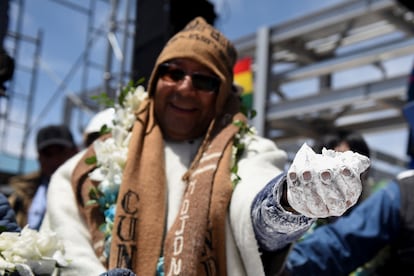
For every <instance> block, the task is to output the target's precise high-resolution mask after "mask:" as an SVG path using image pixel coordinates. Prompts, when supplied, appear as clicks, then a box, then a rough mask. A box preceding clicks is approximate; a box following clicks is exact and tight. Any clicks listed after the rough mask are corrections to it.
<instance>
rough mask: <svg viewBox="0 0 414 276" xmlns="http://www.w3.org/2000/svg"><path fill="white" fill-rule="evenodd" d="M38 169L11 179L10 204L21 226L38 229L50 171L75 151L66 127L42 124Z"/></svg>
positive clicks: (38, 134) (38, 149)
mask: <svg viewBox="0 0 414 276" xmlns="http://www.w3.org/2000/svg"><path fill="white" fill-rule="evenodd" d="M36 146H37V154H38V162H39V167H40V169H39V171H37V172H33V173H30V174H26V175H19V176H15V177H13V178H11V179H10V185H11V187H12V188H13V193H12V194H11V195H10V197H9V201H10V205H11V206H12V208H13V209H14V211H15V213H16V220H17V222H18V224H19V225H20V227H22V228H23V227H24V226H26V225H27V224H29V227H30V228H32V229H36V230H38V229H39V228H40V225H41V223H42V220H43V216H44V214H45V211H46V193H47V189H48V186H49V180H50V177H51V175H52V174H53V173H54V172H55V171H56V169H57V168H58V167H59V166H60V165H62V164H63V163H64V162H65V161H66V160H67V159H69V158H70V157H72V156H73V155H75V154H76V153H77V152H78V148H77V145H76V144H75V141H74V139H73V136H72V133H71V132H70V130H69V128H68V127H67V126H64V125H49V126H45V127H43V128H41V129H40V130H39V131H38V133H37V137H36Z"/></svg>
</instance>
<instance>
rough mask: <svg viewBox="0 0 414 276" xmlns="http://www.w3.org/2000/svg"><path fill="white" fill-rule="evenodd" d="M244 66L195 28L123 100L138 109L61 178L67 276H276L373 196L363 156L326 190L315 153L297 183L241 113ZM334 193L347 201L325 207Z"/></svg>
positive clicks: (300, 168) (55, 218)
mask: <svg viewBox="0 0 414 276" xmlns="http://www.w3.org/2000/svg"><path fill="white" fill-rule="evenodd" d="M236 59H237V52H236V50H235V48H234V46H233V45H232V43H231V42H230V41H229V40H228V39H227V38H226V37H225V36H224V35H223V34H221V33H220V32H219V31H218V30H217V29H215V28H214V27H213V26H211V25H209V24H207V23H206V22H205V20H204V19H202V18H201V17H197V18H195V19H194V20H192V21H191V22H190V23H189V24H188V25H187V26H186V27H185V28H184V29H183V30H182V31H180V32H178V33H177V34H176V35H175V36H174V37H172V38H171V39H170V40H169V42H167V44H166V45H165V47H164V49H163V50H162V51H161V53H160V55H159V56H158V59H157V61H156V63H155V66H154V68H153V72H152V75H151V77H150V79H149V82H148V93H145V91H144V88H143V87H137V88H133V89H131V90H130V91H135V93H137V94H138V95H139V96H138V98H136V97H134V96H131V94H122V97H120V98H122V99H124V100H125V102H122V104H123V106H124V108H130V109H120V110H117V112H116V122H117V124H115V126H114V128H113V131H112V133H111V135H109V136H105V137H101V138H99V140H96V141H95V142H94V143H93V145H92V146H91V147H89V148H88V149H87V150H86V152H82V153H79V154H77V155H76V156H74V157H73V158H71V159H70V160H68V161H67V162H66V163H65V164H64V165H63V166H61V167H60V168H59V169H58V170H57V171H56V173H55V174H54V175H53V177H52V180H51V184H50V187H49V193H48V198H49V200H48V208H47V214H46V217H45V219H46V220H47V223H45V224H44V225H47V226H48V227H50V228H51V229H53V230H54V231H55V232H56V233H57V235H58V237H59V238H60V239H62V240H63V241H64V243H65V250H66V257H67V258H69V259H71V260H72V262H71V265H70V266H69V267H67V268H62V270H61V275H90V276H93V275H99V274H102V273H103V274H102V275H114V274H116V275H125V274H123V273H124V272H125V273H128V275H130V273H135V274H136V275H164V274H165V275H167V274H168V275H188V276H191V275H200V276H201V275H222V276H224V275H255V276H256V275H257V276H260V275H275V274H277V273H278V272H280V271H281V269H282V268H283V264H284V262H285V258H286V255H287V253H288V251H289V249H290V245H291V244H292V242H294V241H295V240H296V239H297V238H299V237H300V236H301V235H302V234H303V233H304V231H306V230H307V229H308V227H309V226H310V225H311V224H312V222H313V220H314V218H317V217H318V216H324V215H327V216H329V215H331V213H333V212H334V211H337V212H342V213H343V212H345V211H346V209H347V208H349V207H350V205H351V203H350V202H354V201H352V200H354V199H355V200H356V196H359V193H353V192H352V191H351V192H350V193H341V192H339V191H338V190H340V189H347V190H348V188H350V187H356V188H357V190H358V188H360V187H361V179H360V173H361V172H362V171H364V170H366V169H367V167H368V166H369V159H368V158H366V157H363V156H361V155H351V156H349V158H350V160H349V161H352V163H353V164H354V165H356V167H358V168H359V169H360V170H361V171H359V170H354V168H349V167H348V165H349V164H344V163H342V162H341V160H342V159H340V160H339V159H338V160H337V159H335V160H336V161H338V162H332V163H329V162H326V163H327V168H326V169H328V171H329V169H332V174H329V172H328V171H323V176H324V177H325V178H324V179H323V181H326V182H328V183H332V184H334V185H320V184H321V181H322V180H321V175H322V174H321V171H319V170H318V168H319V167H318V166H317V165H318V164H317V160H316V159H317V158H316V157H315V156H314V155H316V154H315V153H314V152H313V151H312V153H313V154H314V155H311V156H310V155H307V153H310V152H309V150H310V151H311V149H310V148H309V147H307V145H304V151H303V153H304V154H305V155H306V156H309V157H311V159H312V161H311V162H310V163H306V164H302V163H303V162H300V161H301V160H305V159H306V158H305V157H304V156H303V155H302V154H300V153H302V152H298V155H297V158H295V159H294V162H293V163H292V167H291V168H290V170H289V171H288V176H287V174H286V173H285V172H284V171H283V169H284V167H285V164H286V162H287V154H286V153H285V152H284V151H282V150H280V149H279V148H278V147H277V146H276V145H275V144H274V143H273V142H272V141H271V140H268V139H265V138H263V137H260V136H258V135H256V134H255V133H254V131H253V130H252V129H251V128H250V127H249V125H248V119H247V118H246V116H245V115H244V114H243V113H242V112H241V109H242V108H241V100H240V95H239V94H238V93H236V92H235V90H234V89H233V87H234V86H233V67H234V64H235V62H236ZM123 91H124V90H123ZM132 95H134V94H132ZM125 103H127V104H125ZM129 119H132V122H131V124H125V125H124V124H123V123H124V122H129ZM308 149H309V150H308ZM321 158H327V157H326V156H325V157H322V156H321ZM94 159H95V161H97V162H96V163H95V162H91V161H93V160H94ZM327 159H328V158H327ZM318 160H320V159H318ZM296 161H297V162H296ZM322 161H323V159H322ZM342 161H343V160H342ZM315 162H316V163H315ZM294 164H295V165H294ZM331 165H332V166H333V167H334V168H331ZM337 166H339V167H337ZM350 172H352V173H351V174H348V173H350ZM328 174H329V176H328ZM309 176H311V178H309ZM329 177H331V179H329ZM287 179H288V180H287ZM331 181H332V182H331ZM315 185H320V189H318V190H317V192H315V193H311V190H312V189H313V188H314V187H315ZM118 189H119V190H118ZM332 193H333V194H335V195H338V198H336V200H335V202H333V201H330V200H327V201H322V202H320V198H321V197H324V195H327V194H332ZM351 197H352V200H351ZM354 197H355V198H354ZM92 199H95V201H94V203H93V204H91V200H92ZM112 199H115V203H114V205H110V208H108V205H107V204H101V203H102V202H103V203H106V202H112V201H111V200H112ZM107 200H108V201H107ZM309 202H313V203H315V205H313V204H307V203H309ZM303 203H305V204H303ZM305 214H306V215H305ZM42 226H43V225H42ZM42 228H43V227H42ZM126 269H129V270H128V271H127V270H126ZM111 272H114V274H113V273H111Z"/></svg>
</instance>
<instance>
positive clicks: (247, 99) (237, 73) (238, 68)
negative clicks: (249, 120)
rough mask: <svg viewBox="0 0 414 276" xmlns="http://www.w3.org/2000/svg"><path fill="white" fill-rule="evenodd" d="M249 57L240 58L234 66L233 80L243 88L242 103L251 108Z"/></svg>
mask: <svg viewBox="0 0 414 276" xmlns="http://www.w3.org/2000/svg"><path fill="white" fill-rule="evenodd" d="M251 64H252V59H251V58H250V57H247V58H243V59H240V60H238V61H237V62H236V65H235V66H234V82H235V83H236V84H237V85H240V86H241V87H242V88H243V93H242V101H243V104H244V105H245V106H246V107H247V108H249V109H251V108H252V106H253V73H252V69H251Z"/></svg>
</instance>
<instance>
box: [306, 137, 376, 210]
mask: <svg viewBox="0 0 414 276" xmlns="http://www.w3.org/2000/svg"><path fill="white" fill-rule="evenodd" d="M313 148H314V150H315V152H317V153H321V152H322V149H323V148H326V149H332V150H335V151H338V152H345V151H348V150H350V151H353V152H357V153H359V154H362V155H364V156H366V157H368V158H370V157H371V151H370V149H369V146H368V143H367V142H366V140H365V138H364V137H363V136H362V135H361V134H360V133H357V132H355V131H347V130H341V131H338V132H336V133H334V134H328V135H326V136H324V137H322V139H321V140H319V141H317V142H316V143H315V145H314V146H313ZM362 177H364V179H363V181H362V183H363V186H362V193H361V196H360V197H359V200H358V203H359V202H361V201H362V200H364V199H366V198H367V197H368V196H369V195H371V194H372V193H373V192H374V191H375V190H376V189H377V188H376V187H375V183H374V182H373V180H372V179H371V178H370V177H369V170H367V171H366V172H365V173H364V174H363V175H362ZM351 209H352V208H350V209H348V211H347V212H348V213H349V212H350V211H351Z"/></svg>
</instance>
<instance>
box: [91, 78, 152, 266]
mask: <svg viewBox="0 0 414 276" xmlns="http://www.w3.org/2000/svg"><path fill="white" fill-rule="evenodd" d="M147 97H148V93H147V92H146V91H145V89H144V87H143V86H141V85H138V86H137V87H134V86H133V84H132V83H129V84H128V85H127V86H126V87H125V88H124V89H123V90H122V91H121V94H120V96H119V97H118V103H116V104H114V105H113V107H114V109H115V116H114V120H113V127H112V129H108V128H107V127H106V126H103V127H102V129H101V133H102V134H103V133H108V132H109V131H110V132H111V134H112V136H111V137H110V138H108V139H105V140H104V141H102V140H99V139H98V140H95V141H94V143H93V147H94V150H95V153H96V156H95V157H92V158H89V159H87V160H86V162H87V163H88V164H93V163H95V164H96V166H97V167H96V168H95V169H94V170H93V171H92V172H91V173H90V174H89V177H90V178H91V180H93V181H97V182H99V185H98V186H97V187H96V188H94V189H91V190H90V191H89V196H90V199H91V200H90V201H89V202H88V204H98V205H99V207H100V209H101V211H102V212H103V214H104V216H105V222H104V223H103V224H102V225H101V226H100V230H101V231H102V232H103V233H104V236H105V250H104V256H105V257H106V258H108V257H109V251H110V244H111V237H112V228H113V224H114V217H115V206H116V200H117V197H118V191H119V187H120V185H121V182H122V174H123V170H124V167H125V162H126V159H127V153H128V144H129V141H130V139H131V131H130V130H131V129H132V126H133V124H134V122H135V119H136V118H135V115H134V114H135V113H134V112H135V111H136V110H138V108H139V106H140V104H141V103H142V101H144V100H145V99H146V98H147ZM101 100H104V101H105V102H106V103H107V105H110V101H108V99H107V98H106V96H104V95H101ZM108 103H109V104H108Z"/></svg>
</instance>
